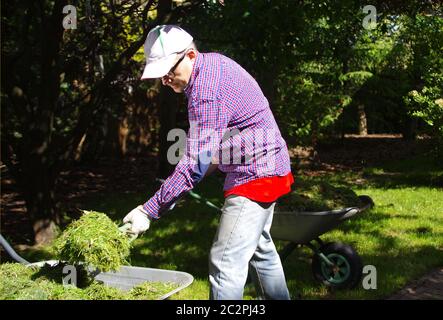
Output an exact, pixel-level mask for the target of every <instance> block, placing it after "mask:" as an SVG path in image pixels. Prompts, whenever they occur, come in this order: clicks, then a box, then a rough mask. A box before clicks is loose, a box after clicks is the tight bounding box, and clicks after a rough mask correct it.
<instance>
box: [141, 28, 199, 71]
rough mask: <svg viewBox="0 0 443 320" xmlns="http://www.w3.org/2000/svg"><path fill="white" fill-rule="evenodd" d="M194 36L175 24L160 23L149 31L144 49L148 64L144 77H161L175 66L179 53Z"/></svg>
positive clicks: (188, 44)
mask: <svg viewBox="0 0 443 320" xmlns="http://www.w3.org/2000/svg"><path fill="white" fill-rule="evenodd" d="M192 40H193V38H192V36H191V35H190V34H189V33H187V32H186V31H185V30H183V29H182V28H180V27H178V26H175V25H159V26H156V27H155V28H154V29H152V30H151V31H149V33H148V36H147V37H146V41H145V45H144V49H145V57H146V66H145V70H144V71H143V75H142V79H149V78H161V77H163V76H165V75H166V74H167V73H168V72H169V70H171V68H172V67H173V66H174V63H175V60H176V57H177V54H178V53H180V52H183V51H184V50H185V49H187V48H188V47H189V46H190V45H191V43H192Z"/></svg>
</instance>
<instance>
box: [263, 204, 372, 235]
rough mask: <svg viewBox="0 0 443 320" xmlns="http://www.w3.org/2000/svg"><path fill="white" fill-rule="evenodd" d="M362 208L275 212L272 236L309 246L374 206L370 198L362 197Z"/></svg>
mask: <svg viewBox="0 0 443 320" xmlns="http://www.w3.org/2000/svg"><path fill="white" fill-rule="evenodd" d="M361 200H362V201H363V206H362V207H349V208H343V209H337V210H331V211H319V212H283V211H282V212H279V211H275V212H274V219H273V222H272V227H271V235H272V238H274V239H279V240H288V241H291V242H293V243H296V244H307V243H309V242H310V241H312V240H314V239H316V238H318V237H319V236H320V235H322V234H323V233H326V232H328V231H330V230H332V229H334V228H335V227H337V226H338V225H339V224H340V223H342V222H343V221H344V220H347V219H349V218H351V217H353V216H354V215H356V214H358V213H360V212H362V211H364V210H366V209H367V208H369V207H371V206H372V205H373V203H372V200H370V199H369V197H361Z"/></svg>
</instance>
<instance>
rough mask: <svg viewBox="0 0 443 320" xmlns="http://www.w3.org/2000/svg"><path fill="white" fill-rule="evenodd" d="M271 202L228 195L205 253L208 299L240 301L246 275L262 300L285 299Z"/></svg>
mask: <svg viewBox="0 0 443 320" xmlns="http://www.w3.org/2000/svg"><path fill="white" fill-rule="evenodd" d="M274 207H275V203H272V204H264V203H258V202H255V201H252V200H249V199H247V198H245V197H241V196H235V195H233V196H229V197H227V198H226V200H225V204H224V206H223V208H222V214H221V218H220V224H219V226H218V229H217V233H216V235H215V238H214V242H213V244H212V248H211V252H210V256H209V282H210V299H215V300H241V299H243V290H244V286H245V284H246V280H247V277H248V270H249V272H250V276H251V279H252V280H253V281H254V284H255V287H256V289H257V294H258V296H259V297H260V298H263V299H278V300H289V299H290V297H289V292H288V288H287V286H286V280H285V275H284V272H283V267H282V265H281V261H280V257H279V255H278V253H277V250H276V248H275V245H274V242H273V241H272V238H271V234H270V229H271V224H272V217H273V214H274Z"/></svg>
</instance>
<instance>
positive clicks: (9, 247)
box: [0, 234, 30, 265]
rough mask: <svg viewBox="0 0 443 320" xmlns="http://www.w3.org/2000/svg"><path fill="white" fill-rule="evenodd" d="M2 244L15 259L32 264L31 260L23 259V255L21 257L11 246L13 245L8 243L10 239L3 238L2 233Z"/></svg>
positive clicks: (0, 238) (0, 240)
mask: <svg viewBox="0 0 443 320" xmlns="http://www.w3.org/2000/svg"><path fill="white" fill-rule="evenodd" d="M0 245H1V246H2V247H3V248H5V250H6V252H7V253H8V254H9V255H10V256H11V258H12V259H14V260H15V261H17V262H19V263H21V264H25V265H27V264H30V262H29V261H26V260H25V259H23V258H22V257H20V256H19V255H18V253H17V252H15V250H14V249H13V248H12V247H11V245H10V244H9V243H8V241H6V239H5V238H3V236H2V235H1V234H0Z"/></svg>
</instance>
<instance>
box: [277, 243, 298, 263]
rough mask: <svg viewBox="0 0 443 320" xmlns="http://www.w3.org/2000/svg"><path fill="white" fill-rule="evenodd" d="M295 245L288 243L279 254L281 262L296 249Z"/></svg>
mask: <svg viewBox="0 0 443 320" xmlns="http://www.w3.org/2000/svg"><path fill="white" fill-rule="evenodd" d="M297 246H298V245H297V244H296V243H294V242H289V243H288V244H287V245H286V246H285V247H284V248H283V249H282V250H281V252H280V260H281V261H282V262H283V261H284V260H286V258H287V257H288V256H289V255H290V254H291V253H292V251H294V250H295V249H296V248H297Z"/></svg>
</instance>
